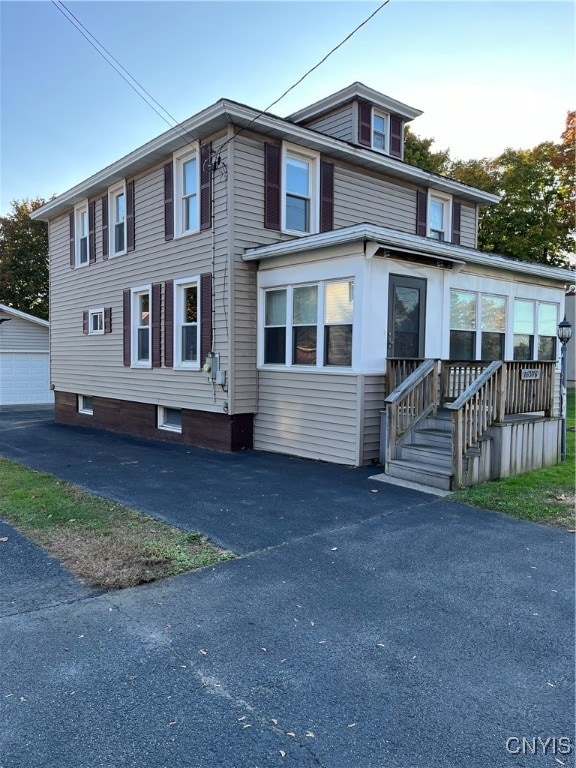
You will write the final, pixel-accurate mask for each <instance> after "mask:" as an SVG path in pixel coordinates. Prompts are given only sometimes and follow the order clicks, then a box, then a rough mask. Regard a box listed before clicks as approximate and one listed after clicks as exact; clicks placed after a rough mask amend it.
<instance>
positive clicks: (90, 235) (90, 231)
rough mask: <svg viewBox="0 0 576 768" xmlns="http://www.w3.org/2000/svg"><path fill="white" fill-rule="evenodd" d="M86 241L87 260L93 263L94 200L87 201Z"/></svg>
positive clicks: (94, 259) (94, 241)
mask: <svg viewBox="0 0 576 768" xmlns="http://www.w3.org/2000/svg"><path fill="white" fill-rule="evenodd" d="M88 242H89V246H88V248H89V250H90V256H89V262H90V264H94V262H95V261H96V201H95V200H92V201H91V202H90V203H88Z"/></svg>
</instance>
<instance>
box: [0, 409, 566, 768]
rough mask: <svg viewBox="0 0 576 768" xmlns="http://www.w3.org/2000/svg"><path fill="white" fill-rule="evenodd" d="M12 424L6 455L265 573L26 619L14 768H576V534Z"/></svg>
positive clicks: (203, 455)
mask: <svg viewBox="0 0 576 768" xmlns="http://www.w3.org/2000/svg"><path fill="white" fill-rule="evenodd" d="M0 420H1V421H2V428H1V429H0V453H2V454H3V455H7V456H10V457H12V458H16V459H18V460H20V461H23V462H24V463H27V464H29V465H30V466H34V467H36V468H38V469H46V470H49V471H52V472H55V473H57V474H59V475H61V476H62V477H66V478H67V479H70V480H73V481H75V482H80V484H82V485H84V486H85V487H89V488H92V489H93V490H96V491H98V492H100V493H103V494H105V495H110V496H112V497H113V498H115V499H119V500H121V501H126V502H128V503H131V504H132V505H133V506H141V504H140V502H143V504H144V506H142V507H141V508H144V509H147V510H148V511H155V510H154V509H153V507H154V505H155V503H158V504H161V512H162V515H163V516H164V517H165V518H167V519H171V520H173V521H174V522H177V523H178V524H182V523H183V522H184V523H185V524H186V526H188V527H191V528H198V529H200V530H203V531H204V532H205V533H207V534H208V535H211V536H212V537H213V538H217V539H218V540H219V541H221V542H222V543H224V544H226V545H227V546H229V547H231V548H232V549H235V550H236V551H237V552H240V553H241V554H242V556H241V557H239V558H238V559H236V560H235V561H231V562H227V563H223V564H220V565H218V566H216V567H214V568H209V569H205V570H203V571H201V572H197V573H191V574H187V575H185V576H182V577H178V578H175V579H170V580H167V581H165V582H162V583H157V584H153V585H149V586H146V587H141V588H137V589H131V590H125V591H123V592H119V593H108V594H96V593H85V594H81V593H78V594H75V593H67V592H65V591H64V592H62V595H61V601H60V603H59V604H54V601H52V604H50V601H45V603H44V604H41V603H42V601H40V603H39V604H38V605H36V606H31V605H30V604H28V605H26V604H24V605H22V606H21V608H20V609H17V607H18V601H17V600H16V601H15V606H16V610H13V611H11V614H12V615H7V616H5V617H4V618H3V619H1V620H0V658H1V659H2V687H1V689H0V707H1V708H2V710H3V712H2V723H3V725H2V730H1V733H0V766H1V768H14V767H16V766H18V768H20V766H22V768H23V767H24V766H26V767H27V768H41V767H42V768H44V766H57V767H58V768H72V767H73V768H100V767H104V766H105V767H106V768H124V767H128V766H130V768H132V766H133V767H134V768H136V766H138V768H141V767H142V766H146V768H163V767H164V766H166V767H168V766H170V768H172V767H174V766H176V767H178V768H180V767H186V768H213V767H215V766H223V767H226V768H244V767H246V768H248V767H252V766H275V765H278V766H280V765H282V766H298V767H299V768H308V767H310V768H312V766H315V767H318V766H324V767H325V768H380V767H382V768H440V767H442V768H444V767H449V768H452V767H453V768H462V767H463V766H467V768H468V767H471V768H492V767H494V768H499V767H500V766H506V765H510V766H518V767H521V766H522V767H524V768H530V767H531V766H540V765H542V766H558V765H567V766H572V765H573V763H574V755H573V754H572V755H570V754H566V752H567V750H568V748H572V749H573V742H571V743H570V744H569V745H568V747H567V746H566V744H567V741H560V739H561V738H564V739H568V738H571V737H572V736H573V732H572V729H573V679H572V675H573V668H574V651H573V648H574V642H573V631H572V628H573V580H574V565H573V564H574V548H573V536H572V535H570V534H568V533H566V532H564V531H558V530H554V529H551V528H545V527H543V526H537V525H533V524H529V523H523V522H519V521H515V520H511V519H508V518H506V517H504V516H501V515H498V514H493V513H488V512H484V511H481V510H476V509H473V508H470V507H465V506H461V505H457V504H454V503H452V502H450V501H447V500H445V499H438V498H435V497H431V496H427V495H426V494H421V493H417V492H414V491H407V490H406V489H402V488H397V487H393V486H387V485H385V484H376V483H372V482H370V481H369V480H368V479H367V478H368V475H369V471H364V470H345V469H341V468H333V467H326V466H325V465H319V464H316V463H314V462H305V461H297V460H290V459H285V458H283V457H270V456H266V455H262V454H254V453H252V454H249V453H248V454H241V455H238V456H235V457H230V456H222V455H219V454H213V453H211V452H205V451H199V450H198V451H197V450H191V451H190V452H187V450H185V449H181V448H177V449H175V448H173V447H165V446H161V445H158V444H148V443H145V442H144V441H137V440H132V439H127V438H121V437H115V436H111V435H103V434H96V433H91V432H90V431H85V430H72V429H68V428H64V427H56V426H55V425H51V424H50V423H49V422H47V421H46V418H45V416H44V417H43V415H42V414H41V413H40V414H36V415H34V414H22V413H20V414H19V415H12V416H10V418H8V419H6V418H5V417H4V415H2V416H0ZM134 462H137V463H134ZM114 466H115V467H116V469H114ZM108 468H109V469H110V471H108ZM164 470H167V471H164ZM172 472H173V473H172ZM166 481H168V482H166ZM172 489H174V493H175V496H174V497H173V496H172ZM372 490H378V493H372V492H371V491H372ZM131 494H133V495H131ZM184 504H185V506H184ZM261 529H264V530H261ZM251 536H253V537H254V540H253V543H252V544H251V538H250V537H251ZM11 541H12V535H10V536H9V541H8V542H5V543H4V544H1V545H0V547H6V546H8V545H10V543H11ZM14 544H15V545H17V546H19V547H20V552H19V555H18V558H20V557H22V558H26V557H27V552H26V546H25V542H24V543H23V542H21V541H19V540H18V539H17V538H15V539H14ZM4 552H5V550H4V549H0V576H1V577H2V583H3V585H4V584H6V583H7V580H8V581H9V580H10V578H11V575H10V574H11V570H10V567H7V568H6V569H5V563H7V562H12V564H13V565H14V558H4V557H3V555H4ZM247 553H251V554H247ZM34 555H35V556H37V557H38V556H40V557H41V554H40V555H39V551H35V552H34ZM18 558H16V559H18ZM46 562H48V559H46ZM13 565H12V567H13ZM6 570H7V571H8V573H6ZM40 572H41V569H40V571H39V572H38V573H40ZM29 586H30V587H32V584H31V583H30V585H29ZM79 589H81V587H80V586H79ZM538 737H540V738H541V740H542V741H544V742H545V740H546V739H551V741H549V742H548V743H547V747H546V753H544V752H545V751H544V748H543V746H542V742H538V741H537V739H538ZM523 738H525V739H528V740H529V742H530V744H532V742H533V740H536V741H535V742H534V743H535V746H536V748H537V750H536V751H537V754H531V753H530V752H528V754H523V752H524V753H526V747H524V748H522V743H523V742H522V739H523ZM507 744H508V750H507V749H506V745H507Z"/></svg>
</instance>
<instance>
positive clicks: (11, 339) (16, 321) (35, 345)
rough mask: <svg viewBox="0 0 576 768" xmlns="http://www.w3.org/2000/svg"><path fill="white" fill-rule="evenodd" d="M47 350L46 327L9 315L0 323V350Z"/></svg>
mask: <svg viewBox="0 0 576 768" xmlns="http://www.w3.org/2000/svg"><path fill="white" fill-rule="evenodd" d="M8 350H12V351H18V352H24V351H28V350H32V351H34V352H38V351H45V352H48V328H47V327H45V326H42V325H37V324H36V323H33V322H31V321H30V320H24V319H23V318H21V317H14V316H11V319H10V320H8V321H7V322H5V323H2V324H1V325H0V352H7V351H8Z"/></svg>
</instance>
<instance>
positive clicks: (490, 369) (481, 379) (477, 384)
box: [446, 360, 503, 411]
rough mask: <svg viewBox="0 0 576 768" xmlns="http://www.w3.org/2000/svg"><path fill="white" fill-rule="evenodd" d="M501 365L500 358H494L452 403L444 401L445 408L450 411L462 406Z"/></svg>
mask: <svg viewBox="0 0 576 768" xmlns="http://www.w3.org/2000/svg"><path fill="white" fill-rule="evenodd" d="M502 365H503V363H502V360H494V362H492V363H490V365H489V366H488V367H487V368H484V370H483V371H482V373H481V374H480V376H478V378H477V379H475V380H474V381H473V382H472V384H470V386H469V387H468V389H465V390H464V392H462V394H461V395H460V397H458V398H457V399H456V400H454V402H453V403H446V408H447V409H448V410H450V411H457V410H459V409H460V408H462V406H463V405H464V404H465V403H467V402H468V400H470V399H471V398H472V396H473V395H475V394H476V392H478V390H479V389H481V388H482V387H483V386H484V384H485V383H486V382H487V381H488V379H490V378H491V377H492V375H493V374H494V373H495V372H496V371H498V370H500V368H502Z"/></svg>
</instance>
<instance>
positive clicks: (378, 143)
mask: <svg viewBox="0 0 576 768" xmlns="http://www.w3.org/2000/svg"><path fill="white" fill-rule="evenodd" d="M403 137H404V121H403V120H402V117H400V115H397V114H394V113H393V112H388V111H386V110H385V109H380V108H379V107H377V106H374V105H372V104H369V103H367V102H365V101H361V102H359V103H358V134H357V140H358V144H362V145H363V146H364V147H369V148H370V149H373V150H375V151H376V152H381V153H382V154H384V155H389V156H390V157H398V158H400V159H402V154H403V144H404V138H403Z"/></svg>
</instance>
